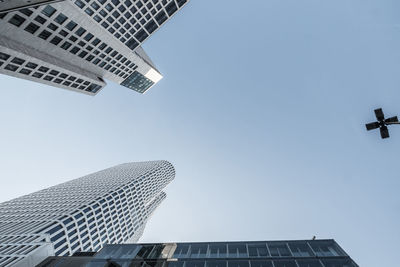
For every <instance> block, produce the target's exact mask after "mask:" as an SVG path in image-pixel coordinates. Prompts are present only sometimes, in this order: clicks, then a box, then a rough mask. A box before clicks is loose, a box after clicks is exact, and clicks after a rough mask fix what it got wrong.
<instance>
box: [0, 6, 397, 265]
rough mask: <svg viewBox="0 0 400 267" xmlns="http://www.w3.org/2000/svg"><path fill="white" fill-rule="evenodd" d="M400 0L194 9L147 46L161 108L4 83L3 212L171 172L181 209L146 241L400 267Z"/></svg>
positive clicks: (166, 212)
mask: <svg viewBox="0 0 400 267" xmlns="http://www.w3.org/2000/svg"><path fill="white" fill-rule="evenodd" d="M399 9H400V2H399V1H397V0H391V1H390V0H379V1H378V0H374V1H373V0H351V1H349V0H337V1H321V0H301V1H298V0H267V1H266V0H254V1H236V0H229V1H228V0H225V1H222V0H219V1H215V0H197V1H196V0H192V1H191V2H190V3H189V5H188V6H186V7H185V8H184V10H182V11H181V12H180V13H179V14H177V15H176V16H175V17H174V18H173V19H172V20H171V21H169V22H168V23H167V24H166V25H165V26H164V27H163V28H162V29H161V30H159V31H158V32H157V33H156V34H155V35H154V36H153V37H151V39H150V40H148V41H147V42H146V44H145V49H146V51H147V52H148V54H149V55H150V56H151V58H152V59H153V60H154V62H155V63H156V65H157V66H158V68H159V69H160V70H161V72H162V73H163V75H164V79H163V80H162V81H161V82H160V83H159V84H158V85H156V86H155V87H153V88H152V89H151V90H150V91H149V92H148V93H147V94H145V95H140V94H137V93H135V92H133V91H130V90H129V89H127V88H124V87H120V86H118V85H115V84H109V85H108V86H107V87H106V88H105V89H103V91H102V92H101V93H99V95H97V96H96V97H89V96H86V95H81V94H78V93H74V92H70V91H66V90H62V89H57V88H52V87H48V86H45V85H41V84H36V83H33V82H29V81H23V80H18V79H14V78H11V77H7V76H4V75H1V76H0V84H1V90H0V122H1V124H2V125H1V131H0V149H1V154H0V175H1V177H2V181H3V182H2V186H1V187H0V201H5V200H8V199H11V198H14V197H18V196H21V195H23V194H27V193H30V192H33V191H35V190H39V189H42V188H45V187H48V186H50V185H55V184H58V183H60V182H63V181H67V180H70V179H73V178H77V177H80V176H82V175H85V174H88V173H91V172H94V171H98V170H101V169H104V168H107V167H110V166H113V165H116V164H119V163H123V162H130V161H143V160H156V159H166V160H169V161H171V162H172V163H173V164H174V166H175V168H176V170H177V175H176V179H175V181H174V182H173V183H171V185H170V186H169V187H168V189H167V193H168V197H167V199H166V200H165V202H164V203H163V204H162V205H161V206H160V207H159V209H158V210H157V211H156V212H155V214H154V216H153V217H152V219H151V221H150V222H149V224H148V226H147V228H146V231H145V234H144V236H143V238H142V240H141V241H144V242H147V241H157V242H164V241H211V240H274V239H308V238H311V237H312V236H313V235H316V236H317V237H318V238H334V239H336V240H337V241H338V242H339V244H340V245H341V246H342V247H343V248H344V249H345V250H346V251H347V252H348V253H349V254H350V255H351V256H352V257H353V258H354V259H355V261H356V262H357V263H358V264H360V266H362V267H376V266H396V265H397V264H398V257H397V255H398V246H399V243H400V227H399V225H400V213H399V210H400V195H399V188H400V179H399V177H400V175H399V174H400V164H399V152H400V127H397V128H396V127H395V126H393V127H392V128H391V129H390V131H391V132H390V133H391V135H392V137H391V138H390V139H387V140H381V139H380V137H379V133H378V132H377V131H374V132H366V131H365V127H364V123H366V122H370V121H372V120H373V119H374V115H373V109H374V108H377V107H383V108H384V112H385V113H386V114H387V115H400V75H399V72H400V16H399Z"/></svg>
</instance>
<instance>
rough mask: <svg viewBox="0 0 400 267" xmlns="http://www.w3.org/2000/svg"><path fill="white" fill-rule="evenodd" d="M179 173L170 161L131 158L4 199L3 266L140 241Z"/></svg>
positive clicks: (0, 224) (0, 227)
mask: <svg viewBox="0 0 400 267" xmlns="http://www.w3.org/2000/svg"><path fill="white" fill-rule="evenodd" d="M174 177H175V170H174V167H173V166H172V164H171V163H169V162H167V161H152V162H139V163H126V164H121V165H118V166H115V167H112V168H109V169H105V170H102V171H99V172H96V173H93V174H90V175H87V176H84V177H81V178H78V179H75V180H72V181H69V182H66V183H63V184H59V185H56V186H53V187H50V188H47V189H44V190H41V191H38V192H35V193H32V194H29V195H26V196H22V197H19V198H16V199H14V200H11V201H7V202H4V203H1V204H0V266H2V267H5V266H7V267H8V266H36V264H38V263H39V262H41V261H42V260H44V259H45V258H46V257H48V256H50V255H56V256H57V255H60V256H62V255H72V254H74V253H75V252H77V251H98V250H100V249H101V248H102V246H103V245H104V244H106V243H108V244H119V243H124V242H135V241H137V240H138V239H139V237H140V236H141V235H142V233H143V230H144V227H145V224H146V222H147V220H148V219H149V217H150V215H151V214H152V212H153V211H154V210H155V208H156V207H157V206H158V205H159V204H160V203H161V201H162V200H163V199H164V198H165V197H166V194H165V193H164V192H163V191H162V189H163V188H164V187H165V186H166V185H167V184H168V183H169V182H171V181H172V180H173V179H174Z"/></svg>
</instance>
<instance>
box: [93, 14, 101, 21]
mask: <svg viewBox="0 0 400 267" xmlns="http://www.w3.org/2000/svg"><path fill="white" fill-rule="evenodd" d="M93 18H94V20H95V21H97V22H100V21H101V18H100V17H99V16H98V15H95V16H94V17H93Z"/></svg>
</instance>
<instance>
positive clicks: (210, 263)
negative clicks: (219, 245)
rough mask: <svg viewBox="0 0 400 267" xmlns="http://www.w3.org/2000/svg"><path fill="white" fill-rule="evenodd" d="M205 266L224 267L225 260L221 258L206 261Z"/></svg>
mask: <svg viewBox="0 0 400 267" xmlns="http://www.w3.org/2000/svg"><path fill="white" fill-rule="evenodd" d="M210 246H211V245H210ZM206 267H226V261H222V260H216V261H207V262H206Z"/></svg>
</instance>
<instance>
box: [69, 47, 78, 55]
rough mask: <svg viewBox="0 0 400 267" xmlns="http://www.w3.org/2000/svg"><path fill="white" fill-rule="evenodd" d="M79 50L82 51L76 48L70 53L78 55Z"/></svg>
mask: <svg viewBox="0 0 400 267" xmlns="http://www.w3.org/2000/svg"><path fill="white" fill-rule="evenodd" d="M79 50H80V49H79V48H78V47H77V46H74V48H72V49H71V51H70V52H71V53H72V54H76V53H78V51H79Z"/></svg>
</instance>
